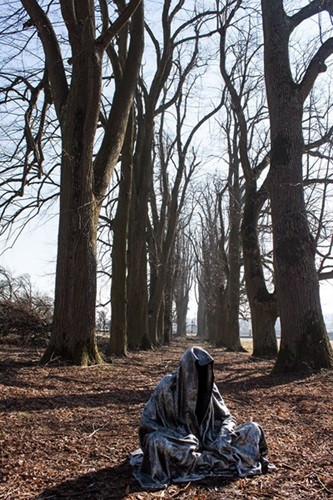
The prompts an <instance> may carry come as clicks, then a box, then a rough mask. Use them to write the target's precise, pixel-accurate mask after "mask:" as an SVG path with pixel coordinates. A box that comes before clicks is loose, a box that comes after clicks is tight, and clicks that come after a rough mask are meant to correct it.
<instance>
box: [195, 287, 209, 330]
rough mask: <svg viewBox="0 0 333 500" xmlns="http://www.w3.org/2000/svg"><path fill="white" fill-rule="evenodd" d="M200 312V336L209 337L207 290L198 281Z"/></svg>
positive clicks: (198, 323) (198, 319)
mask: <svg viewBox="0 0 333 500" xmlns="http://www.w3.org/2000/svg"><path fill="white" fill-rule="evenodd" d="M198 295H199V297H198V312H197V328H198V337H200V338H202V339H205V338H206V337H207V319H206V318H207V315H206V307H205V304H206V299H205V292H204V289H203V287H202V285H201V283H200V280H199V282H198Z"/></svg>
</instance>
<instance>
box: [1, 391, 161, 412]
mask: <svg viewBox="0 0 333 500" xmlns="http://www.w3.org/2000/svg"><path fill="white" fill-rule="evenodd" d="M150 393H151V391H149V390H145V389H140V390H133V389H122V388H121V389H115V388H112V389H110V391H103V392H97V393H95V394H94V393H89V394H77V393H70V394H64V395H63V394H60V395H55V396H47V395H45V396H37V397H31V398H27V397H20V398H17V397H16V398H15V397H13V398H5V399H2V400H0V407H1V408H2V410H3V411H6V412H16V411H23V410H27V409H29V411H43V410H48V409H49V410H50V409H51V410H53V409H60V408H67V409H74V408H98V407H105V406H106V405H108V404H114V405H117V407H118V408H120V407H122V406H123V407H124V408H125V409H127V408H128V407H129V405H132V406H133V405H139V404H143V403H145V402H146V401H147V400H148V398H149V396H150Z"/></svg>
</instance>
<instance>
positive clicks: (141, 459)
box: [131, 347, 268, 488]
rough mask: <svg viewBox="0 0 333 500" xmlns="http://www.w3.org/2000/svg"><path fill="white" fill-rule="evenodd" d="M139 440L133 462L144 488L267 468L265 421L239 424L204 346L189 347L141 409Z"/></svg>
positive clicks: (250, 473) (242, 473)
mask: <svg viewBox="0 0 333 500" xmlns="http://www.w3.org/2000/svg"><path fill="white" fill-rule="evenodd" d="M139 440H140V445H141V449H139V450H137V451H136V452H134V453H133V454H132V457H131V463H132V465H133V466H134V475H135V477H136V478H137V479H138V481H139V482H140V484H141V486H142V487H143V488H163V487H165V486H166V485H168V484H169V483H170V482H188V481H194V480H199V479H203V478H207V477H216V476H219V477H245V476H247V475H253V474H261V473H262V472H265V471H266V470H267V468H268V462H267V460H265V459H264V458H263V457H264V456H265V455H266V453H267V445H266V440H265V436H264V433H263V431H262V429H261V427H260V426H259V425H258V424H256V423H254V422H247V423H245V424H242V425H239V426H237V425H236V420H235V418H234V417H233V416H232V415H231V414H230V412H229V410H228V408H227V406H226V405H225V403H224V401H223V398H222V396H221V395H220V393H219V391H218V389H217V387H216V385H215V383H214V373H213V358H212V357H211V356H210V354H208V352H206V351H205V350H204V349H202V348H201V347H192V348H190V349H188V350H187V351H186V352H185V353H184V354H183V356H182V358H181V360H180V363H179V366H178V370H177V372H176V373H173V374H169V375H166V376H165V377H164V378H163V379H162V380H161V381H160V383H159V384H158V385H157V387H156V389H155V391H154V393H153V395H152V396H151V398H150V399H149V401H148V403H147V404H146V406H145V408H144V410H143V413H142V417H141V422H140V427H139Z"/></svg>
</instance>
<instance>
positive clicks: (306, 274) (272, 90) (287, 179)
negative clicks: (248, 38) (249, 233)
mask: <svg viewBox="0 0 333 500" xmlns="http://www.w3.org/2000/svg"><path fill="white" fill-rule="evenodd" d="M262 13H263V26H264V51H265V79H266V89H267V98H268V105H269V113H270V122H271V144H272V159H271V168H270V173H269V179H268V186H269V192H270V198H271V207H272V222H273V244H274V266H275V278H276V289H277V298H278V309H279V313H280V319H281V348H280V352H279V355H278V358H277V361H276V364H275V367H274V372H288V371H301V370H307V369H320V368H333V351H332V347H331V345H330V342H329V339H328V335H327V332H326V328H325V323H324V320H323V315H322V311H321V304H320V298H319V282H318V277H317V273H316V268H315V260H314V259H315V244H314V241H313V238H312V236H311V233H310V230H309V225H308V221H307V216H306V209H305V202H304V192H303V178H302V177H303V176H302V153H303V135H302V112H303V104H304V99H305V97H306V91H308V89H306V91H305V86H304V83H306V86H307V87H308V83H309V78H308V77H306V78H305V79H304V80H303V82H302V83H301V84H296V83H295V82H294V80H293V78H292V75H291V71H290V63H289V53H288V49H289V47H288V45H289V36H290V33H291V31H290V22H289V21H288V18H287V16H286V14H285V12H284V10H283V2H282V0H275V1H274V2H271V1H270V0H262ZM306 75H307V73H306Z"/></svg>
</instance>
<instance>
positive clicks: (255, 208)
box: [241, 181, 278, 357]
mask: <svg viewBox="0 0 333 500" xmlns="http://www.w3.org/2000/svg"><path fill="white" fill-rule="evenodd" d="M261 206H262V203H261V202H260V194H258V192H257V191H256V185H255V181H252V183H251V182H247V185H246V193H245V204H244V214H243V222H242V231H241V234H242V242H243V260H244V274H245V282H246V291H247V297H248V301H249V306H250V311H251V324H252V335H253V352H252V354H253V356H257V357H274V356H276V355H277V352H278V348H277V341H276V335H275V322H276V320H277V317H278V310H277V302H276V295H275V293H270V292H269V291H268V290H267V287H266V280H265V277H264V272H263V268H262V259H261V254H260V245H259V240H258V229H257V228H258V215H259V212H260V208H261Z"/></svg>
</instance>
